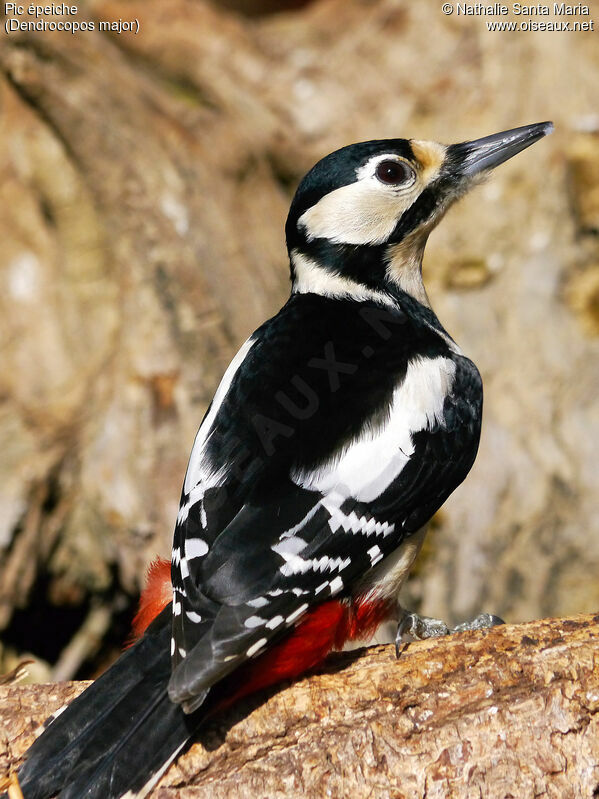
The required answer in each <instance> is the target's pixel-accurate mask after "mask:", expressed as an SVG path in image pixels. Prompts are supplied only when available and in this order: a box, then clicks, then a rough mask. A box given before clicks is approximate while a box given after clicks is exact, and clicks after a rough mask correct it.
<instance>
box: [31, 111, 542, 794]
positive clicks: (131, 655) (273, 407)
mask: <svg viewBox="0 0 599 799" xmlns="http://www.w3.org/2000/svg"><path fill="white" fill-rule="evenodd" d="M549 130H550V126H549V124H548V123H544V124H541V125H532V126H527V127H525V128H518V129H515V130H513V131H508V132H507V133H503V134H497V135H495V136H491V137H487V138H486V139H481V140H478V141H475V142H468V143H465V144H460V145H452V146H449V147H447V146H444V145H440V144H436V143H433V142H422V141H414V140H410V141H408V140H403V139H396V140H381V141H372V142H365V143H362V144H356V145H351V146H349V147H346V148H343V149H342V150H339V151H337V152H335V153H333V154H331V155H329V156H327V157H326V158H325V159H323V160H322V161H321V162H319V163H318V164H317V165H316V166H315V167H314V168H313V169H312V170H311V171H310V172H309V173H308V175H307V176H306V177H305V178H304V180H303V181H302V183H301V185H300V187H299V189H298V191H297V193H296V196H295V198H294V200H293V203H292V205H291V209H290V213H289V218H288V221H287V226H286V233H287V243H288V247H289V254H290V261H291V275H292V292H291V296H290V299H289V300H288V302H287V303H286V305H285V306H284V307H283V308H282V309H281V311H279V313H278V314H277V315H276V316H274V317H273V318H272V319H270V320H269V321H268V322H266V323H265V324H264V325H262V326H261V327H260V328H259V329H258V330H257V331H256V332H255V333H254V334H253V335H252V336H250V338H249V339H248V340H247V341H246V343H245V344H244V345H243V346H242V348H241V349H240V351H239V353H238V354H237V355H236V357H235V358H234V359H233V361H232V363H231V365H230V366H229V368H228V369H227V371H226V373H225V375H224V377H223V380H222V382H221V385H220V386H219V388H218V390H217V392H216V394H215V397H214V400H213V402H212V404H211V406H210V408H209V409H208V412H207V414H206V416H205V418H204V421H203V423H202V425H201V427H200V430H199V432H198V434H197V437H196V440H195V443H194V446H193V450H192V453H191V457H190V461H189V466H188V470H187V474H186V477H185V483H184V487H183V492H182V497H181V504H180V510H179V514H178V517H177V522H176V528H175V535H174V543H173V552H172V590H173V601H172V614H171V612H170V611H169V610H164V611H163V612H162V614H161V615H160V616H159V617H158V618H157V619H156V620H155V621H154V622H153V624H152V625H151V626H150V628H149V629H148V631H147V632H146V634H145V635H144V637H143V638H142V639H141V641H140V642H138V644H136V645H135V647H133V649H131V650H129V652H127V653H126V654H125V655H124V656H123V658H122V660H121V661H119V663H117V664H116V665H115V666H114V667H113V669H112V670H111V671H109V672H108V673H107V674H106V675H104V677H103V678H102V679H101V680H100V681H98V683H96V684H95V685H94V686H93V687H92V688H91V689H90V693H89V700H88V702H87V704H86V700H85V696H86V694H84V695H83V696H82V697H80V698H79V699H78V700H77V701H76V702H75V703H74V704H73V706H72V708H71V709H70V710H67V711H66V712H65V713H63V714H62V715H61V716H60V717H59V718H58V719H57V720H56V721H54V722H53V723H52V725H51V726H50V727H49V729H48V731H47V732H46V733H45V734H44V735H43V736H42V738H40V739H39V741H38V742H37V743H36V744H35V745H34V746H33V747H32V750H31V754H30V756H29V759H28V761H27V763H26V765H25V767H24V769H23V771H22V782H23V785H24V788H25V789H26V790H25V799H44V797H47V796H51V795H53V793H56V792H57V791H59V790H60V788H61V785H68V786H69V787H68V788H65V789H64V790H62V792H61V793H60V796H61V797H76V796H83V795H85V796H86V797H90V799H91V797H100V796H102V797H110V798H112V797H115V798H116V797H118V796H124V795H127V796H133V795H136V796H141V795H145V792H147V790H149V788H150V787H151V785H152V784H154V782H155V779H156V778H157V775H159V774H160V773H161V772H162V770H163V769H164V767H165V765H167V764H168V762H170V760H171V759H172V758H173V757H175V756H176V754H177V753H178V751H179V750H180V748H181V747H182V746H183V745H184V744H185V742H186V741H187V739H188V737H189V736H190V735H191V734H192V732H193V730H194V729H195V728H196V727H197V726H198V724H200V723H201V720H202V718H203V715H202V713H203V706H204V703H206V705H205V706H206V707H208V706H210V704H211V702H212V701H213V698H214V696H217V695H218V691H219V686H221V685H226V686H227V689H230V688H231V685H232V683H231V680H233V679H235V680H237V683H236V684H235V690H236V691H237V693H238V694H239V695H243V694H244V693H247V692H248V690H249V689H250V688H252V687H254V688H255V687H262V686H263V685H267V684H269V679H270V682H271V683H272V682H276V681H277V680H279V679H281V678H282V676H283V677H284V676H294V675H295V674H297V673H299V672H300V671H301V670H302V668H309V667H310V666H312V665H314V664H315V663H316V662H318V660H319V659H322V657H323V653H324V654H326V652H325V651H324V650H325V649H326V648H327V647H328V649H330V648H331V647H332V646H338V645H340V644H342V643H343V640H345V639H347V638H349V637H352V635H356V634H357V633H359V632H360V629H359V627H360V624H359V623H358V622H356V619H358V617H359V613H360V608H361V607H363V606H364V605H365V604H368V605H369V606H380V607H381V608H383V609H384V610H385V612H387V611H389V612H392V608H393V606H394V604H395V603H396V596H397V592H398V590H399V587H400V585H401V581H402V579H403V578H404V577H405V574H406V573H407V570H408V568H409V565H410V563H411V561H412V560H413V558H414V557H415V554H416V553H417V551H418V546H419V544H420V542H421V539H422V533H421V532H420V531H421V529H422V528H423V526H424V525H425V524H426V522H427V521H428V520H429V519H430V517H431V516H432V515H433V514H434V513H435V511H436V510H437V509H438V508H439V507H440V506H441V505H442V503H443V502H444V501H445V499H446V498H447V497H448V496H449V494H450V493H451V492H452V491H453V490H454V489H455V488H456V486H458V485H459V484H460V483H461V482H462V480H463V479H464V477H465V476H466V474H467V473H468V471H469V469H470V467H471V466H472V463H473V462H474V458H475V456H476V451H477V448H478V442H479V435H480V425H481V413H482V384H481V380H480V376H479V373H478V371H477V369H476V367H475V366H474V364H473V363H472V362H471V361H470V360H469V359H468V358H467V357H466V356H464V355H463V354H462V352H461V350H460V349H459V347H458V346H457V345H456V344H455V342H454V341H453V340H452V339H451V337H450V336H449V335H448V333H447V332H446V331H445V330H444V328H443V327H442V325H441V323H440V322H439V320H438V319H437V317H436V316H435V314H434V313H433V311H432V310H431V308H430V305H429V303H428V299H427V296H426V292H425V290H424V287H423V285H422V278H421V259H422V253H423V250H424V246H425V243H426V239H427V237H428V234H429V232H430V231H431V230H432V228H433V227H434V226H435V225H436V224H437V222H438V221H439V219H440V218H441V217H442V215H443V214H444V212H445V211H446V209H447V208H448V207H449V205H450V204H451V203H452V202H453V201H454V200H455V199H456V198H457V197H459V196H460V195H461V194H463V193H464V192H465V191H466V190H467V189H468V187H469V186H470V185H471V183H472V180H473V178H474V177H475V176H477V175H479V174H480V173H481V172H482V171H484V170H487V169H489V168H491V167H493V166H495V165H497V164H498V163H501V162H502V161H504V160H506V158H509V157H510V156H511V155H514V154H515V153H516V152H519V151H520V150H521V149H523V148H524V147H526V146H528V145H529V144H531V143H532V142H533V141H536V140H537V139H539V138H541V137H542V136H543V135H545V134H546V133H548V132H549ZM331 609H333V610H337V609H338V610H339V614H340V615H338V616H336V617H335V618H338V622H336V624H337V625H338V626H337V627H335V629H330V630H329V629H324V626H325V624H326V625H330V624H331V622H330V621H329V620H330V618H331ZM321 610H322V613H321ZM325 610H326V613H325V612H324V611H325ZM319 614H321V615H320V616H319ZM352 614H353V615H352ZM350 616H351V619H350ZM171 618H172V630H171V633H170V653H169V651H168V644H167V639H168V626H169V625H170V623H171ZM308 618H309V619H310V624H311V627H310V635H307V634H304V637H303V638H302V635H303V633H302V631H303V630H305V629H306V625H305V624H304V621H305V620H306V619H308ZM319 618H322V622H321V624H320V627H318V620H319ZM381 618H382V616H381ZM379 620H380V619H379ZM315 631H316V632H317V633H318V636H319V637H318V641H319V643H318V644H317V643H316V637H315ZM327 635H328V638H327ZM323 637H324V638H323ZM321 639H323V640H324V639H326V641H325V644H326V646H325V644H323V643H322V641H321ZM329 639H330V642H329ZM292 640H293V641H295V644H294V645H297V643H298V641H299V642H300V643H301V647H300V648H299V649H298V647H297V646H296V648H295V649H294V651H295V652H298V651H300V652H301V654H300V655H297V654H296V660H297V659H299V660H300V661H301V662H300V663H296V664H294V665H293V666H292V667H289V666H284V667H283V666H282V665H281V663H282V660H281V658H279V660H277V653H278V652H283V650H285V652H286V656H287V655H288V651H289V646H288V645H289V642H290V641H292ZM327 642H328V643H327ZM161 647H163V648H164V651H163V652H162V650H161ZM285 647H287V649H285ZM311 647H312V649H311ZM317 650H318V651H317ZM273 653H274V654H273ZM169 654H170V664H169ZM136 659H137V660H141V661H143V662H139V663H137V660H136ZM127 663H130V665H129V666H127ZM252 663H253V664H255V665H254V666H252ZM260 664H263V670H264V671H266V670H267V669H270V670H271V673H272V677H271V678H269V676H268V674H264V673H260V669H261V668H262V666H261V665H260ZM285 669H286V670H285ZM233 672H235V675H236V676H235V675H233V676H232V677H231V678H228V675H230V674H232V673H233ZM111 674H112V675H113V676H112V678H111V676H110V675H111ZM256 675H258V676H257V677H256ZM111 679H112V683H111ZM118 680H120V681H121V682H122V685H123V690H122V692H119V690H118V686H117V687H115V684H114V682H115V681H118ZM227 680H228V682H227ZM244 681H245V683H246V684H245V685H244V684H243V683H244ZM250 683H251V685H250ZM167 684H168V695H167ZM98 686H99V687H98ZM102 686H105V691H106V694H107V695H109V696H110V697H111V698H110V701H109V702H108V705H109V710H108V711H106V709H103V710H102V723H101V724H99V723H98V721H97V719H96V718H95V717H94V709H95V710H96V711H97V708H98V704H99V702H100V701H101V699H102V692H103V690H104V688H102ZM137 696H139V697H145V699H143V700H142V699H141V698H140V705H139V706H138V705H136V698H137ZM211 697H212V699H211ZM144 703H145V704H144ZM144 713H145V714H147V715H148V718H155V719H156V721H158V719H161V720H162V721H161V724H162V728H164V729H162V732H161V736H162V737H161V738H160V740H157V739H156V736H153V737H152V739H151V740H150V741H147V742H146V743H145V744H144V748H143V752H142V755H143V759H144V762H141V760H140V758H141V755H138V756H137V760H136V764H137V766H138V768H137V770H136V768H132V769H130V771H131V775H134V776H130V777H127V776H126V774H125V773H124V771H126V769H123V768H121V767H120V766H119V763H120V762H121V761H122V759H123V758H124V757H125V756H126V755H127V756H129V757H132V756H133V748H134V744H135V736H134V733H133V732H132V730H138V729H139V728H140V727H141V726H142V724H143V719H144V718H145V716H144ZM69 714H70V715H71V719H70V720H69ZM84 715H85V716H86V717H85V718H83V716H84ZM124 716H127V717H128V718H130V719H131V721H130V729H129V731H128V732H126V733H123V734H122V735H121V738H120V739H119V738H118V736H116V728H117V727H118V724H117V723H116V721H115V719H117V717H118V719H121V718H123V717H124ZM77 724H79V729H78V730H77V733H76V744H75V743H73V740H74V737H73V736H72V735H70V733H69V725H71V729H72V727H73V726H76V725H77ZM52 730H54V731H55V737H54V739H52ZM61 736H63V738H64V737H65V736H66V738H68V740H69V741H70V742H71V743H69V744H68V752H69V755H68V757H64V756H63V764H64V765H63V766H61V767H59V766H58V765H57V761H58V759H59V757H60V753H61V752H62V751H63V749H62V748H61V747H63V748H64V746H65V745H66V744H64V741H63V742H62V743H61ZM69 736H70V737H69ZM66 738H65V740H66ZM53 740H54V743H53V742H52V741H53ZM57 741H58V743H56V742H57ZM102 741H104V744H103V745H104V752H103V753H102V751H101V749H102ZM90 750H91V751H92V753H93V754H90ZM44 758H46V759H47V760H48V762H50V761H51V762H53V763H54V764H55V767H56V769H57V770H56V771H54V772H53V774H52V778H51V779H50V778H49V777H48V776H47V775H46V777H44V771H43V770H44V765H43V764H44ZM40 775H41V776H40ZM44 780H45V782H44ZM73 785H75V786H80V787H78V788H76V789H73V787H72V786H73ZM48 786H50V787H48ZM127 791H129V793H127Z"/></svg>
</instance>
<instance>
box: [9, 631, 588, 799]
mask: <svg viewBox="0 0 599 799" xmlns="http://www.w3.org/2000/svg"><path fill="white" fill-rule="evenodd" d="M598 635H599V616H594V617H593V616H578V617H575V618H568V619H553V620H550V619H548V620H543V621H539V622H532V623H529V624H525V625H519V626H510V627H505V628H504V627H501V628H495V629H494V630H492V631H489V632H485V633H464V634H460V635H454V636H452V637H451V638H447V639H442V640H436V641H434V640H433V641H427V642H422V643H418V644H411V645H410V646H409V648H408V649H407V650H406V652H404V654H403V655H402V656H401V657H400V659H399V661H396V659H395V652H394V648H393V647H392V646H385V647H376V648H373V649H371V650H369V651H366V652H364V651H362V652H357V653H344V654H342V655H339V656H337V657H336V658H335V659H333V660H332V661H331V663H330V666H329V667H328V668H327V670H326V671H324V672H322V673H319V674H317V675H315V676H312V677H310V678H307V679H303V680H301V681H299V682H297V683H295V684H294V685H292V686H291V687H288V688H284V689H282V690H280V691H278V692H276V693H274V695H272V696H271V698H270V699H267V698H266V697H265V696H262V697H257V698H256V699H255V700H254V702H253V703H252V704H247V703H245V704H243V706H242V707H239V708H236V709H235V711H232V712H231V713H230V714H229V715H227V716H224V717H222V718H219V719H215V720H214V721H213V722H212V723H211V724H210V725H209V726H208V727H206V728H205V729H204V730H203V731H202V733H201V735H200V739H199V742H198V743H196V744H195V745H194V746H193V747H192V748H191V750H190V751H189V752H188V753H187V754H184V755H183V756H182V757H180V758H179V760H178V761H177V763H176V765H175V766H174V767H172V768H171V769H170V770H169V771H168V772H167V773H166V774H165V776H164V777H163V779H162V780H161V782H160V783H159V786H158V787H157V788H156V789H155V791H154V793H153V794H152V796H153V797H155V799H229V797H235V799H253V797H264V796H267V797H269V799H294V798H295V797H297V799H322V797H331V799H346V797H352V799H366V798H367V797H368V799H417V797H426V799H480V798H481V797H489V798H492V799H495V798H496V799H500V798H501V799H505V798H506V797H513V799H533V797H534V798H535V799H592V797H596V796H597V795H598V793H599V668H598V666H599V663H598V653H597V643H596V642H597V636H598ZM85 685H86V684H85V683H62V684H57V685H36V686H25V687H18V686H12V687H9V688H2V687H0V761H1V760H2V758H3V755H4V761H5V762H6V761H11V762H12V763H13V764H15V765H16V763H17V761H18V758H19V757H20V756H21V755H22V753H23V751H24V749H25V748H26V747H27V746H28V745H29V744H30V743H31V740H32V737H33V733H34V731H35V729H36V728H37V726H38V725H39V724H40V723H41V722H42V721H43V720H44V718H46V717H47V715H48V713H51V712H53V711H55V710H57V709H58V708H60V707H61V706H62V705H63V704H64V703H65V702H66V701H71V699H73V698H74V697H75V696H76V695H77V694H78V693H79V692H80V691H81V690H82V689H83V688H84V687H85ZM3 732H4V734H5V736H6V738H8V740H10V741H11V742H12V743H11V744H10V745H8V746H7V745H5V747H4V748H5V752H4V753H3V752H2V733H3ZM0 777H1V774H0Z"/></svg>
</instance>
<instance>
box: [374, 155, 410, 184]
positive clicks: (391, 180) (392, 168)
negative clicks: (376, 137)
mask: <svg viewBox="0 0 599 799" xmlns="http://www.w3.org/2000/svg"><path fill="white" fill-rule="evenodd" d="M375 175H376V176H377V178H378V179H379V180H380V181H381V183H386V184H387V185H388V186H399V185H400V184H401V183H409V182H410V181H411V180H412V178H413V177H414V173H413V171H412V170H411V169H410V167H409V166H408V165H407V164H406V163H404V162H403V161H380V162H379V163H378V164H377V165H376V172H375Z"/></svg>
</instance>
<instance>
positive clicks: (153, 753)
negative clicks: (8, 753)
mask: <svg viewBox="0 0 599 799" xmlns="http://www.w3.org/2000/svg"><path fill="white" fill-rule="evenodd" d="M170 619H171V614H170V606H169V607H168V608H165V610H164V611H163V612H162V613H161V614H160V616H158V618H157V619H156V620H155V621H154V622H153V623H152V625H150V627H149V628H148V630H147V631H146V634H145V635H144V636H143V638H142V639H141V640H140V641H138V642H137V643H136V644H135V645H134V646H133V647H131V649H129V650H127V652H125V653H124V654H123V655H122V656H121V658H119V660H118V661H117V662H116V663H115V664H114V666H112V668H110V669H109V670H108V671H107V672H106V673H105V674H104V675H102V677H100V678H99V679H98V680H96V682H94V683H93V684H92V685H91V686H90V687H89V688H88V689H87V690H86V691H84V692H83V693H82V694H81V695H80V696H79V697H77V699H75V700H74V701H73V702H72V703H71V704H70V705H69V707H68V708H67V709H66V710H65V711H64V712H63V713H61V714H60V715H59V716H58V718H56V719H55V720H54V721H53V722H52V723H51V724H50V725H49V727H48V728H47V729H46V730H45V731H44V732H43V733H42V735H41V736H40V737H39V738H38V739H37V740H36V741H35V743H34V744H33V745H32V746H31V748H30V749H29V752H28V753H27V758H26V760H25V763H24V765H23V767H22V768H21V770H20V772H19V782H20V784H21V788H22V790H23V795H24V797H25V799H50V797H53V796H60V798H61V799H83V798H84V797H85V799H118V797H121V796H124V795H125V794H126V793H127V792H128V791H130V792H131V793H130V795H131V796H137V795H139V796H143V795H145V792H146V791H144V788H145V786H147V785H148V783H149V782H150V785H149V786H148V787H147V788H146V790H149V787H151V784H153V782H154V781H155V780H153V779H152V778H153V777H157V776H159V775H160V774H161V773H162V772H163V771H164V768H165V765H168V763H170V762H171V760H172V759H173V757H174V756H175V755H176V754H177V752H178V751H179V750H180V749H181V748H182V747H183V746H184V745H185V743H186V742H187V740H188V739H189V738H190V736H191V735H192V734H193V732H194V730H195V729H196V728H197V726H198V725H199V723H200V721H201V714H197V713H196V714H194V715H193V716H186V715H185V713H184V712H183V710H182V709H181V708H180V707H179V706H178V705H174V704H173V703H172V702H171V701H170V700H169V698H168V694H167V685H168V680H169V677H170V655H169V651H170Z"/></svg>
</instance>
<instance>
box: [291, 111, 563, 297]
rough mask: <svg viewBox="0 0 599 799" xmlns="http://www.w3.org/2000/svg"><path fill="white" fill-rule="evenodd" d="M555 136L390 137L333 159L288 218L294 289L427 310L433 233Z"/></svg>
mask: <svg viewBox="0 0 599 799" xmlns="http://www.w3.org/2000/svg"><path fill="white" fill-rule="evenodd" d="M552 129H553V126H552V124H551V123H550V122H542V123H540V124H536V125H526V126H525V127H521V128H515V129H513V130H508V131H504V132H502V133H496V134H494V135H492V136H486V137H485V138H483V139H477V140H475V141H469V142H462V143H460V144H451V145H445V144H438V143H437V142H431V141H420V140H417V139H382V140H376V141H367V142H361V143H359V144H350V145H349V146H347V147H343V148H342V149H340V150H337V151H336V152H334V153H331V154H330V155H327V156H326V157H325V158H323V159H322V160H321V161H319V162H318V163H317V164H316V166H314V167H313V168H312V169H311V170H310V171H309V172H308V174H307V175H306V176H305V177H304V178H303V180H302V182H301V183H300V185H299V188H298V190H297V192H296V194H295V197H294V199H293V202H292V204H291V209H290V211H289V216H288V219H287V225H286V228H285V230H286V235H287V246H288V249H289V255H290V259H291V278H292V290H293V291H296V292H316V293H319V294H325V295H338V294H341V295H350V296H351V295H353V296H355V297H357V298H365V297H368V296H371V295H372V293H373V292H385V293H389V292H391V293H393V292H394V291H397V289H398V288H399V289H400V290H402V291H405V292H407V293H408V294H411V295H412V296H414V297H415V298H416V299H417V300H419V301H420V302H424V303H426V302H427V299H426V293H425V291H424V287H423V285H422V277H421V264H422V254H423V252H424V246H425V244H426V240H427V238H428V235H429V233H430V231H431V230H432V229H433V228H434V227H435V225H436V224H437V223H438V222H439V220H440V219H441V217H442V216H443V214H444V213H445V211H446V210H447V209H448V208H449V206H450V205H451V204H452V203H453V202H454V201H455V200H456V199H457V198H458V197H460V196H461V195H463V194H464V193H465V192H466V191H467V190H468V189H469V188H470V187H471V186H472V185H473V184H474V183H475V182H477V180H478V179H479V178H480V177H481V176H482V175H484V174H486V173H487V172H488V171H489V170H490V169H493V168H494V167H496V166H497V165H498V164H501V163H503V162H504V161H507V159H508V158H511V157H512V156H513V155H516V153H519V152H520V151H521V150H523V149H524V148H525V147H528V146H529V145H531V144H533V142H535V141H537V140H538V139H540V138H542V137H543V136H545V135H547V134H548V133H550V132H551V130H552Z"/></svg>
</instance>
